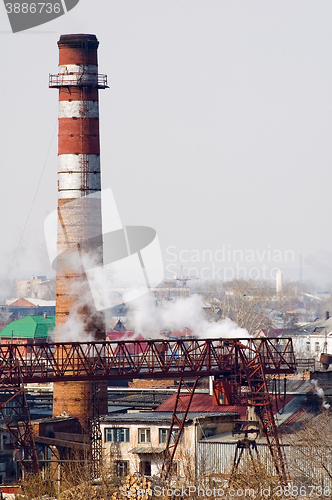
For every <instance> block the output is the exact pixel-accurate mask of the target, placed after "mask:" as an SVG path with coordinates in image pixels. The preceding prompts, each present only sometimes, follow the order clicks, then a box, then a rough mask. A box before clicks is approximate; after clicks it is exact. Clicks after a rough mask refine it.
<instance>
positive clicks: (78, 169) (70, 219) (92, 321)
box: [50, 34, 107, 431]
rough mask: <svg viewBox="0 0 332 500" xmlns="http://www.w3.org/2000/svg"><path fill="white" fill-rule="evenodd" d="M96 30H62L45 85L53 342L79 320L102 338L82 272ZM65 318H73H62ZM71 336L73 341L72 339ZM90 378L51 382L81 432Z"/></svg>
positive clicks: (97, 244)
mask: <svg viewBox="0 0 332 500" xmlns="http://www.w3.org/2000/svg"><path fill="white" fill-rule="evenodd" d="M98 45H99V42H98V40H97V38H96V36H95V35H86V34H77V35H62V36H61V37H60V40H59V41H58V46H59V73H58V74H57V75H50V87H51V88H58V89H59V142H58V216H59V217H58V218H59V224H58V237H57V253H58V258H57V276H56V319H55V322H56V329H55V340H56V341H57V340H58V341H62V342H64V341H66V340H67V338H64V337H63V336H62V334H61V327H62V326H63V325H65V324H66V323H67V325H68V324H69V325H71V326H72V327H73V329H74V326H75V325H74V324H73V321H74V322H76V325H77V324H78V325H81V329H82V332H81V338H80V339H77V340H84V338H89V339H90V340H104V339H105V327H104V316H103V314H102V313H100V312H97V311H96V309H95V307H94V303H93V300H92V297H91V294H90V292H89V287H88V282H87V279H86V275H85V272H84V268H85V267H84V264H83V262H84V259H87V258H88V259H90V260H93V262H94V265H102V219H101V197H100V189H101V182H100V146H99V106H98V89H101V88H103V89H104V88H107V78H106V76H105V75H98V62H97V49H98ZM68 320H71V322H72V323H70V321H69V322H68ZM71 340H72V339H71ZM91 387H92V386H91V384H90V382H73V383H69V382H68V383H65V382H61V383H56V384H54V396H53V415H59V414H61V413H63V412H64V411H65V412H66V413H67V414H69V415H72V416H75V417H78V418H79V420H80V422H81V424H82V427H83V430H84V431H87V425H88V421H89V418H91V417H92V415H91V408H92V407H94V406H95V405H94V404H91ZM95 393H97V394H98V399H99V408H100V411H101V412H102V413H107V389H106V384H105V383H104V384H102V383H100V385H99V387H98V390H97V391H95Z"/></svg>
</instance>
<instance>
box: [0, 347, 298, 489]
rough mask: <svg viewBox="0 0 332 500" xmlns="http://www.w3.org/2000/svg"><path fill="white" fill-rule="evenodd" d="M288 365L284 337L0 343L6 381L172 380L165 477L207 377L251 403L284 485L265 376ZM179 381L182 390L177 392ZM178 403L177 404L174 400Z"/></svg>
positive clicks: (292, 366) (234, 398)
mask: <svg viewBox="0 0 332 500" xmlns="http://www.w3.org/2000/svg"><path fill="white" fill-rule="evenodd" d="M13 359H16V360H17V361H16V366H17V365H19V367H20V375H18V371H17V368H16V367H15V366H13V363H12V360H13ZM295 371H296V361H295V356H294V351H293V345H292V340H291V339H290V338H276V339H271V338H258V339H252V338H250V339H248V338H246V339H217V340H216V339H206V340H174V341H173V340H172V341H168V340H167V341H165V340H161V341H156V340H144V341H119V342H86V343H79V342H72V343H43V344H35V345H31V346H29V351H27V350H24V351H22V348H21V346H20V345H15V344H9V345H4V346H0V374H1V380H2V382H3V383H4V384H6V385H7V386H8V385H10V384H12V385H13V386H15V385H17V384H19V383H21V382H23V383H32V382H34V383H38V382H40V383H41V382H59V381H63V382H64V381H67V382H73V381H75V382H76V381H94V382H96V381H99V380H112V379H113V380H115V379H119V378H123V379H132V378H137V379H146V378H150V379H151V378H153V379H160V378H164V379H167V378H170V377H174V378H176V379H179V380H180V383H179V390H178V394H177V403H176V405H175V408H174V412H173V418H172V423H171V429H170V432H169V439H168V442H167V445H166V450H165V461H164V466H163V471H162V475H163V477H165V478H166V477H167V476H168V475H169V473H170V470H171V465H172V460H173V457H174V454H175V451H176V447H177V444H178V442H179V439H180V434H181V431H182V430H183V427H184V423H185V418H186V414H187V413H188V411H189V408H190V403H191V401H192V396H193V394H194V390H195V386H196V384H197V380H198V379H199V378H200V377H203V376H209V375H212V376H214V377H215V387H216V388H218V391H219V393H220V394H225V393H226V392H229V393H228V395H227V397H228V398H229V403H230V404H237V405H245V406H252V407H255V409H256V413H257V415H258V418H259V421H260V423H261V426H262V430H263V432H264V434H265V437H266V439H267V443H268V446H269V449H270V452H271V456H272V459H273V462H274V465H275V469H276V473H277V474H278V476H279V478H280V481H281V482H282V483H283V484H286V482H287V478H288V476H287V470H286V461H285V458H284V455H283V452H282V447H281V445H280V442H279V437H278V430H277V427H276V424H275V421H274V417H273V408H272V401H271V397H270V394H269V391H268V386H267V380H266V376H267V375H270V376H275V375H282V374H283V375H287V374H291V373H294V372H295ZM187 379H195V383H194V385H193V387H189V385H188V384H187V383H186V380H187ZM20 381H21V382H20ZM184 387H186V389H187V394H184V393H183V391H182V389H183V388H184ZM180 401H181V402H182V404H181V405H179V404H178V403H179V402H180ZM183 408H185V410H183ZM174 426H177V428H178V429H179V432H178V435H177V439H176V440H175V442H174V443H172V442H171V437H170V436H171V435H172V429H173V427H174Z"/></svg>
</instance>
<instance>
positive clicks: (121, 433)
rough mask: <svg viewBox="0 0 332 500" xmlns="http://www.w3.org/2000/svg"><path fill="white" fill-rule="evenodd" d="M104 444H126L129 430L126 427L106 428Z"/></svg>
mask: <svg viewBox="0 0 332 500" xmlns="http://www.w3.org/2000/svg"><path fill="white" fill-rule="evenodd" d="M105 442H106V443H128V442H129V429H128V427H107V428H106V429H105Z"/></svg>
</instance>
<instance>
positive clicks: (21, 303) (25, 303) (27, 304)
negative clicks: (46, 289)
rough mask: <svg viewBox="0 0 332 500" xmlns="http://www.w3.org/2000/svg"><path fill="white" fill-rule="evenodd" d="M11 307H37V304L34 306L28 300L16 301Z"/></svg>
mask: <svg viewBox="0 0 332 500" xmlns="http://www.w3.org/2000/svg"><path fill="white" fill-rule="evenodd" d="M10 307H36V306H35V304H32V303H31V302H29V301H28V300H26V299H18V300H15V302H13V303H12V304H10Z"/></svg>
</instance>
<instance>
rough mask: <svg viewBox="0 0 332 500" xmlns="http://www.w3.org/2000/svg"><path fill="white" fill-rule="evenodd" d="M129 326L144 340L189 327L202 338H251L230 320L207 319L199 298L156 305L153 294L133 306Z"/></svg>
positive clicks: (131, 305) (192, 297)
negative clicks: (210, 320) (212, 320)
mask: <svg viewBox="0 0 332 500" xmlns="http://www.w3.org/2000/svg"><path fill="white" fill-rule="evenodd" d="M128 306H129V313H128V327H129V328H130V329H133V330H134V331H135V332H136V334H141V335H143V336H144V337H152V338H153V337H157V336H158V334H159V335H160V333H161V332H163V331H167V330H169V331H177V330H183V329H185V328H189V329H190V330H192V332H193V335H195V336H197V337H198V338H201V339H204V338H220V337H223V338H235V337H237V338H247V337H249V333H248V332H247V330H245V329H244V328H240V327H239V326H237V324H236V323H234V322H233V321H231V320H230V319H228V318H226V319H224V320H220V321H218V322H211V323H210V322H209V321H207V320H206V319H205V318H204V316H203V299H202V297H201V296H199V295H192V296H191V297H189V298H179V299H177V300H174V301H170V302H168V301H165V302H162V303H161V304H159V305H158V306H156V304H155V299H154V298H153V297H152V296H151V295H145V296H144V297H142V298H140V299H138V300H137V301H135V302H133V303H129V304H128Z"/></svg>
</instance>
